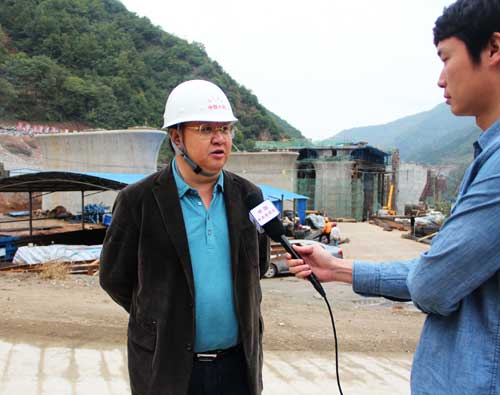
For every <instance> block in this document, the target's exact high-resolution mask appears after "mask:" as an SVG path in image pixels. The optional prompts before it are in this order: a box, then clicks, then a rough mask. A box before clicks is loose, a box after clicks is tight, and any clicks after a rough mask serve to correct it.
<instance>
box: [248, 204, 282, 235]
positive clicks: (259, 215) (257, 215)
mask: <svg viewBox="0 0 500 395" xmlns="http://www.w3.org/2000/svg"><path fill="white" fill-rule="evenodd" d="M279 214H280V213H279V211H278V209H277V208H276V207H275V206H274V204H272V203H271V202H270V201H269V200H264V201H263V202H262V203H260V204H259V205H258V206H256V207H254V208H253V209H251V210H250V213H249V215H248V216H249V217H250V221H252V222H253V223H254V225H255V226H257V229H259V231H260V232H261V233H262V227H263V226H264V225H265V224H267V223H268V222H269V221H271V220H273V219H274V218H276V217H278V216H279Z"/></svg>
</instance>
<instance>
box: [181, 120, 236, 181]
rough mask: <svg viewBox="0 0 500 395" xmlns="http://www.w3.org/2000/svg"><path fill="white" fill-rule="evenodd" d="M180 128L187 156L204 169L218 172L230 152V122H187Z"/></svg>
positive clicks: (231, 140)
mask: <svg viewBox="0 0 500 395" xmlns="http://www.w3.org/2000/svg"><path fill="white" fill-rule="evenodd" d="M182 130H183V139H184V145H185V147H186V151H187V154H188V155H189V157H190V158H191V159H192V160H193V161H194V162H195V163H196V164H197V165H198V166H200V167H201V168H202V169H203V170H204V171H206V172H209V173H219V172H220V171H221V170H222V168H223V167H224V165H225V164H226V162H227V160H228V159H229V154H230V153H231V147H232V142H233V139H232V136H231V133H230V130H231V124H230V123H221V122H188V123H186V124H184V125H183V127H182Z"/></svg>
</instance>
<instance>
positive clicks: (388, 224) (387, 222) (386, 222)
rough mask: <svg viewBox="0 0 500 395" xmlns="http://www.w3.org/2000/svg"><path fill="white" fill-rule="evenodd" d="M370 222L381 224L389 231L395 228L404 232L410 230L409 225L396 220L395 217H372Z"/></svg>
mask: <svg viewBox="0 0 500 395" xmlns="http://www.w3.org/2000/svg"><path fill="white" fill-rule="evenodd" d="M370 224H374V225H377V226H380V227H381V228H383V229H384V230H385V231H387V232H392V230H393V229H396V230H400V231H402V232H405V231H408V230H410V227H409V226H407V225H404V224H402V223H400V222H396V221H395V218H394V217H372V219H371V220H370Z"/></svg>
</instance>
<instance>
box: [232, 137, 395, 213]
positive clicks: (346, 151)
mask: <svg viewBox="0 0 500 395" xmlns="http://www.w3.org/2000/svg"><path fill="white" fill-rule="evenodd" d="M272 143H273V144H274V145H276V144H277V143H276V142H272ZM385 157H386V154H385V153H384V152H382V151H379V150H377V149H376V148H373V147H370V146H368V145H366V144H364V143H360V144H347V145H344V144H343V145H341V146H329V147H316V146H310V147H297V148H290V147H288V149H287V151H283V150H276V149H274V150H273V151H261V152H252V153H233V154H232V156H231V158H230V160H229V163H228V166H227V168H228V169H229V170H232V171H234V172H235V173H237V174H240V175H242V176H243V177H246V178H248V179H250V180H251V181H253V182H255V183H257V184H267V185H270V186H273V187H277V188H282V189H287V190H290V191H294V192H296V193H299V194H301V195H305V196H307V197H309V198H310V200H308V208H309V209H316V210H321V211H324V212H325V213H327V214H328V215H329V216H333V217H349V218H351V217H352V218H356V219H357V220H362V219H365V218H366V217H367V215H368V214H372V213H374V212H376V211H377V210H378V209H379V208H381V206H382V199H383V195H384V174H385V173H386V163H385V162H386V161H385Z"/></svg>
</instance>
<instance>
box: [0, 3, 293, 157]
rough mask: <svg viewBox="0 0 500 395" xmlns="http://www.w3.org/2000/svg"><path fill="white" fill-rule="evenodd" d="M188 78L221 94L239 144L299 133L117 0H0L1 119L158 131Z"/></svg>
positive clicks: (195, 47) (202, 55)
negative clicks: (229, 105) (214, 86)
mask: <svg viewBox="0 0 500 395" xmlns="http://www.w3.org/2000/svg"><path fill="white" fill-rule="evenodd" d="M194 78H200V79H208V80H211V81H213V82H214V83H216V84H218V85H219V86H220V87H221V88H222V89H223V90H224V91H225V92H226V93H227V95H228V97H229V100H230V101H231V103H232V104H233V107H234V111H235V113H236V114H237V116H238V118H239V123H238V125H237V127H238V130H239V133H238V134H237V136H236V138H235V142H236V143H237V144H238V146H239V147H240V148H241V147H243V148H245V146H246V145H250V146H251V145H252V141H253V140H261V139H262V140H266V139H267V140H283V139H288V138H289V137H290V136H291V137H294V138H295V137H297V136H300V137H302V135H301V133H300V131H298V130H297V129H295V128H293V127H292V126H290V125H289V124H287V123H286V122H285V121H284V120H282V119H280V118H279V117H278V116H277V115H275V114H273V113H271V112H270V111H268V110H267V109H266V108H264V107H263V106H262V105H261V104H260V103H259V101H258V99H257V97H256V96H255V95H254V94H252V93H251V92H250V91H249V90H248V89H246V88H245V87H243V86H241V85H240V84H238V83H237V82H236V81H235V80H234V79H232V78H231V76H230V75H229V74H227V73H226V72H225V71H224V70H223V69H222V67H221V66H220V65H219V64H218V63H217V62H216V61H214V60H212V59H210V58H209V57H208V55H207V53H206V51H205V49H204V47H203V44H200V43H195V42H194V43H188V42H187V41H185V40H182V39H180V38H178V37H176V36H174V35H172V34H169V33H166V32H164V31H162V30H161V29H160V28H159V27H157V26H154V25H153V24H151V22H150V21H149V19H147V18H141V17H138V16H137V15H136V14H134V13H131V12H129V11H128V10H127V9H126V8H125V7H124V6H123V4H122V3H120V2H119V1H117V0H15V1H14V0H3V1H1V2H0V117H1V118H3V119H10V120H12V119H14V120H15V119H18V120H26V121H41V122H66V121H71V122H81V123H83V124H85V125H88V126H89V127H92V128H106V129H118V128H127V127H131V126H138V125H147V126H152V127H156V128H158V127H161V125H162V115H163V110H164V105H165V100H166V97H167V96H168V94H169V93H170V91H171V90H172V89H173V88H174V87H175V86H176V85H177V84H179V83H180V82H182V81H185V80H187V79H194Z"/></svg>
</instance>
